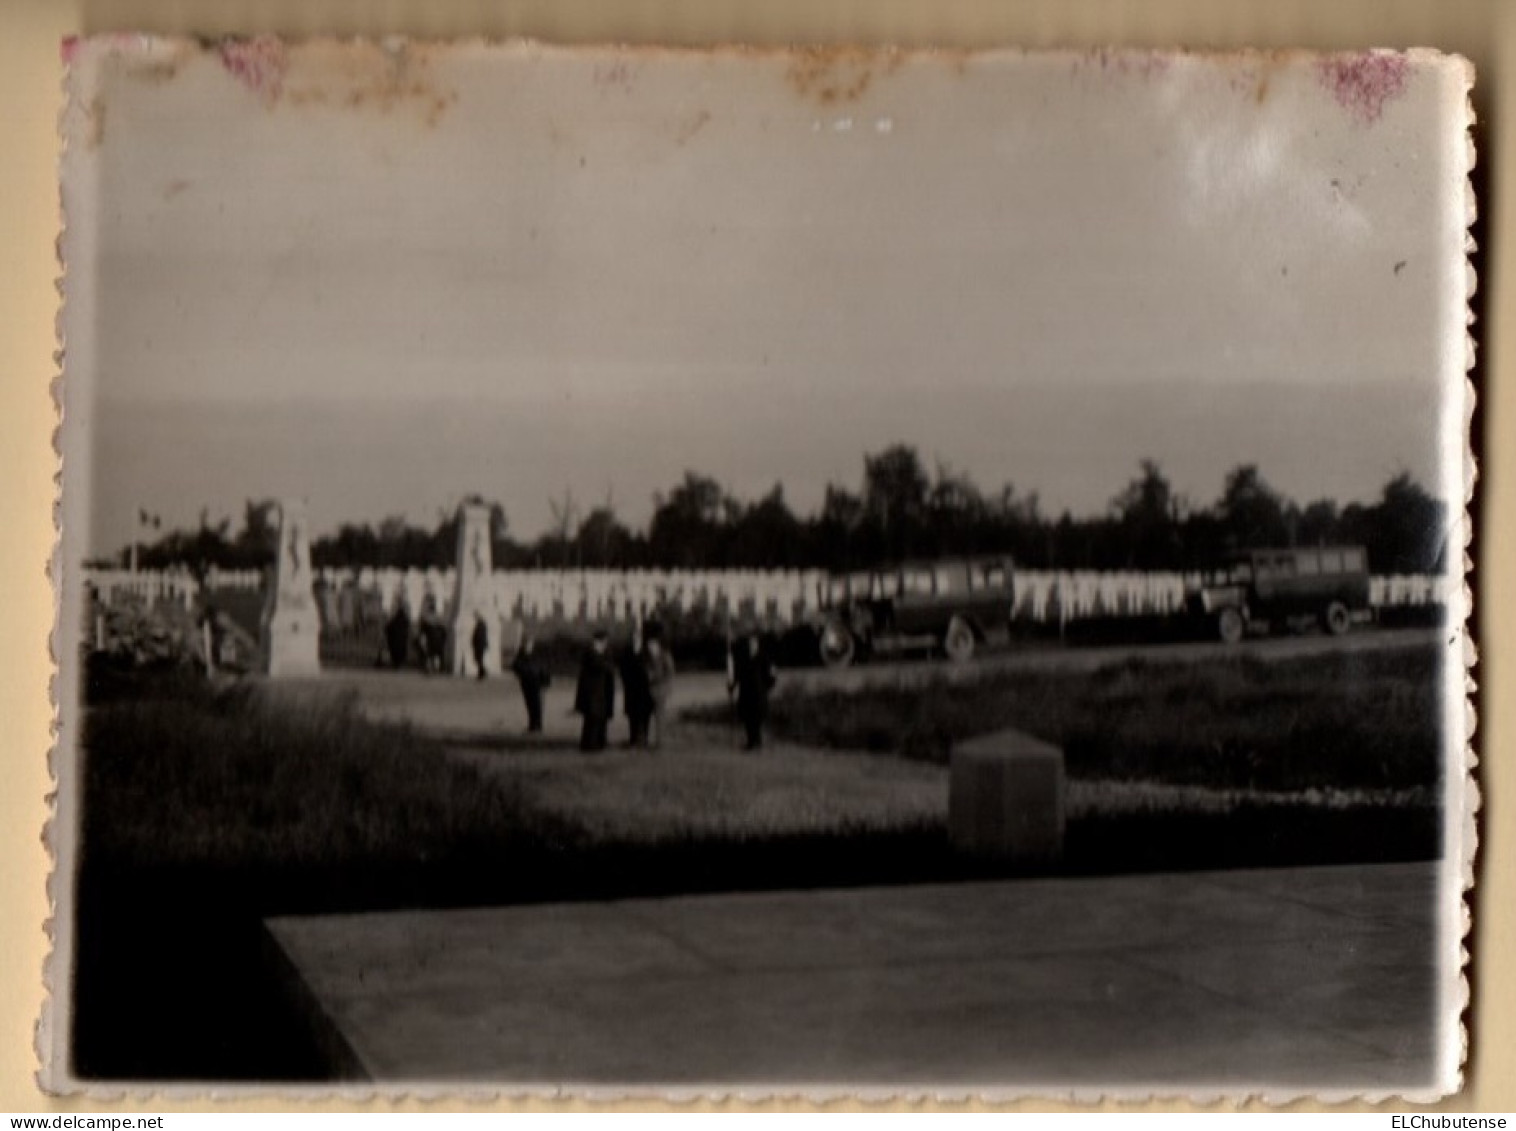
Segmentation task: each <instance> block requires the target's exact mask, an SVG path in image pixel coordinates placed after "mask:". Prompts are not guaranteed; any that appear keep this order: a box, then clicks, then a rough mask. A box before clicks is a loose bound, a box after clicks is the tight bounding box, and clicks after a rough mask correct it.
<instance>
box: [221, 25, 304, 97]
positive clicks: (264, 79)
mask: <svg viewBox="0 0 1516 1131" xmlns="http://www.w3.org/2000/svg"><path fill="white" fill-rule="evenodd" d="M219 51H220V55H221V65H222V66H223V67H225V68H226V69H227V71H228V72H229V73H230V74H231V75H232V77H234V78H235V79H236V80H237V81H238V82H240V83H241V84H242V85H243V86H245V87H247V88H248V89H249V90H251V91H252V92H253V93H254V94H257V95H260V96H262V97H265V98H269V99H274V98H278V97H279V94H280V92H281V91H282V89H283V86H284V71H285V68H286V67H287V66H288V59H287V58H286V55H285V46H284V42H283V41H282V40H279V39H276V38H274V37H273V36H267V35H261V36H258V37H257V38H255V39H229V40H227V41H225V42H224V43H222V44H221V45H220V48H219Z"/></svg>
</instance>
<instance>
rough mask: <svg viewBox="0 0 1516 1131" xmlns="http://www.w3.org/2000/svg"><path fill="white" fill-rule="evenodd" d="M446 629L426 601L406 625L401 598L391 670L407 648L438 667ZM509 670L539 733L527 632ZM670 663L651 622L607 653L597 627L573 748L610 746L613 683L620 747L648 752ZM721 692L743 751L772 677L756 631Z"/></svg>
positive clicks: (578, 692)
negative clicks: (622, 719) (622, 724)
mask: <svg viewBox="0 0 1516 1131" xmlns="http://www.w3.org/2000/svg"><path fill="white" fill-rule="evenodd" d="M446 643H447V627H446V624H445V623H444V622H443V620H442V618H441V617H440V616H439V615H438V613H437V610H436V608H435V606H434V605H433V604H432V603H431V602H430V601H428V602H427V604H426V605H424V606H423V608H422V612H421V616H420V617H419V618H418V619H417V621H416V622H415V623H414V624H413V623H412V620H411V616H410V613H409V610H408V609H407V608H406V605H405V603H404V602H403V601H402V602H400V603H398V605H397V606H396V609H395V612H394V614H393V615H392V616H391V617H390V619H389V622H388V624H387V625H386V628H385V646H386V650H387V652H388V653H389V659H390V662H391V663H392V664H393V665H394V666H395V667H396V668H400V667H404V666H406V665H407V663H409V661H410V657H411V655H412V652H413V651H414V652H415V653H416V654H417V655H418V658H419V660H420V663H421V666H422V669H423V670H424V671H428V672H433V671H441V670H443V665H444V662H445V660H444V654H443V653H444V649H445V647H446ZM470 645H471V651H472V652H473V654H474V665H475V668H476V669H477V672H478V677H479V678H480V679H484V678H485V675H486V669H487V661H486V656H487V654H488V649H489V647H490V634H489V630H488V626H487V625H486V624H485V622H484V620H483V619H482V618H476V622H475V625H474V631H473V633H472V636H471V639H470ZM510 670H511V672H512V673H513V674H514V675H515V677H516V682H517V683H518V684H519V685H520V687H521V698H522V701H523V702H524V704H525V706H526V718H527V726H526V730H527V733H528V734H541V733H542V697H543V692H544V691H546V690H547V688H548V686H549V685H550V684H551V683H552V675H551V673H550V672H549V671H548V668H547V665H546V664H545V663H543V662H542V660H541V658H540V657H539V656H538V654H537V644H536V640H535V639H534V638H533V636H532V635H531V633H527V634H526V635H525V636H523V637H522V639H521V645H520V647H519V648H518V649H517V650H516V655H515V657H514V658H513V659H512V661H511V665H510ZM674 670H675V669H674V658H673V656H672V655H670V653H669V650H668V648H667V646H666V645H665V643H664V640H663V633H662V631H661V629H660V627H659V626H658V625H657V624H649V625H647V626H646V628H645V630H644V629H643V628H641V627H639V628H638V629H637V630H635V631H634V632H633V635H632V639H631V642H630V643H629V645H628V646H627V647H626V648H625V649H623V650H621V651H620V652H617V653H613V652H612V649H611V646H610V638H609V636H608V635H607V633H606V632H605V630H604V629H598V630H596V632H595V634H594V636H593V638H592V639H591V642H590V646H589V647H588V648H587V649H586V650H585V652H584V655H583V657H582V658H581V659H580V663H579V678H578V682H577V684H576V685H575V688H574V708H573V709H574V713H575V714H577V715H578V716H579V717H580V720H581V728H580V735H579V748H580V749H581V750H584V751H587V752H594V751H600V750H604V749H605V748H606V747H607V746H608V745H609V743H610V726H611V720H612V719H614V718H615V717H616V685H617V683H618V682H619V683H620V685H621V700H622V708H623V711H624V712H625V715H626V720H627V742H626V745H627V746H628V747H632V748H640V749H649V750H656V749H657V748H658V747H659V746H660V745H662V742H663V740H664V737H665V735H666V734H667V730H668V708H669V701H670V698H671V696H672V694H673V687H674ZM726 675H727V691H728V693H729V695H730V696H731V698H732V700H733V704H734V706H735V708H736V713H737V717H738V719H739V720H740V721H741V723H742V726H743V730H744V733H745V739H746V745H745V749H747V750H757V749H759V748H761V747H762V745H763V725H764V722H765V720H766V719H767V718H768V705H769V693H770V692H771V691H772V690H773V688H774V684H775V683H776V682H777V674H776V671H775V668H774V663H773V660H772V659H771V658H770V656H769V654H768V650H767V649H766V648H764V647H763V643H762V640H761V638H760V637H759V634H758V631H757V630H756V629H753V630H751V631H749V632H748V633H747V634H746V635H745V636H743V637H742V639H741V640H739V641H737V642H735V643H732V644H730V645H729V646H728V649H727V673H726Z"/></svg>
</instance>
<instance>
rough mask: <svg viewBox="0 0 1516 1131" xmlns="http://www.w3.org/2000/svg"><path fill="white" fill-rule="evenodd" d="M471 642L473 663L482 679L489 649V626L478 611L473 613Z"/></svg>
mask: <svg viewBox="0 0 1516 1131" xmlns="http://www.w3.org/2000/svg"><path fill="white" fill-rule="evenodd" d="M471 643H472V644H473V646H474V664H475V665H476V666H477V667H478V668H479V678H480V679H483V678H484V661H485V657H487V656H488V655H489V651H490V628H489V625H488V624H486V623H485V621H484V617H483V616H482V615H480V614H479V613H475V614H474V635H473V638H472V640H471Z"/></svg>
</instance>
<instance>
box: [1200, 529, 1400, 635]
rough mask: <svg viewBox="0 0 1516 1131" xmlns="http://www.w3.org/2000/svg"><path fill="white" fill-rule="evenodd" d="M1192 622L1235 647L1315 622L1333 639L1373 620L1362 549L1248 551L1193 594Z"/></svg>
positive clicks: (1364, 552) (1354, 547) (1236, 556)
mask: <svg viewBox="0 0 1516 1131" xmlns="http://www.w3.org/2000/svg"><path fill="white" fill-rule="evenodd" d="M1187 605H1188V609H1189V612H1190V614H1191V615H1192V616H1195V617H1198V618H1201V619H1202V620H1203V621H1204V622H1205V623H1207V624H1208V625H1209V626H1210V627H1211V628H1212V629H1213V630H1214V631H1215V633H1216V635H1217V636H1218V637H1220V638H1221V639H1222V640H1223V641H1225V642H1226V643H1228V644H1235V643H1237V642H1238V641H1239V640H1241V639H1242V638H1243V636H1244V635H1245V634H1246V633H1247V632H1248V631H1249V630H1250V629H1252V630H1262V629H1265V628H1272V627H1279V626H1284V625H1291V624H1299V623H1301V622H1306V621H1314V622H1316V623H1318V624H1320V626H1321V627H1322V628H1324V629H1325V630H1326V631H1327V632H1329V633H1331V634H1332V635H1334V636H1337V635H1341V634H1342V633H1344V632H1346V631H1347V630H1348V629H1349V628H1350V627H1351V626H1352V624H1353V623H1354V622H1355V621H1363V620H1368V619H1370V617H1371V616H1372V612H1371V610H1370V606H1369V563H1368V553H1367V552H1366V551H1365V550H1364V548H1363V547H1362V546H1311V547H1303V548H1289V549H1264V550H1248V551H1245V552H1243V553H1239V554H1237V555H1235V556H1234V557H1233V558H1232V559H1231V560H1230V561H1228V563H1227V564H1226V566H1225V568H1223V569H1222V570H1220V571H1217V572H1216V573H1215V574H1213V575H1211V576H1210V577H1208V578H1207V579H1206V581H1205V582H1204V583H1202V584H1201V585H1199V586H1198V587H1197V588H1195V589H1194V590H1192V591H1191V592H1190V593H1189V595H1188V598H1187Z"/></svg>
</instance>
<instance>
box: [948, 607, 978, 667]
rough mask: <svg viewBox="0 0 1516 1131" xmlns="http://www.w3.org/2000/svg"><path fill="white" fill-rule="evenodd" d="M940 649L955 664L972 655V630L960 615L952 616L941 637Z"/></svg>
mask: <svg viewBox="0 0 1516 1131" xmlns="http://www.w3.org/2000/svg"><path fill="white" fill-rule="evenodd" d="M942 650H943V651H944V652H946V653H947V658H948V659H950V660H952V661H953V662H954V663H955V664H960V663H963V661H965V660H968V659H971V658H972V657H973V655H974V630H973V629H972V628H970V627H969V624H968V622H967V621H965V620H964V619H963V618H962V617H954V618H953V619H952V621H951V622H950V623H949V624H948V627H947V632H946V633H944V634H943V637H942Z"/></svg>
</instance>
